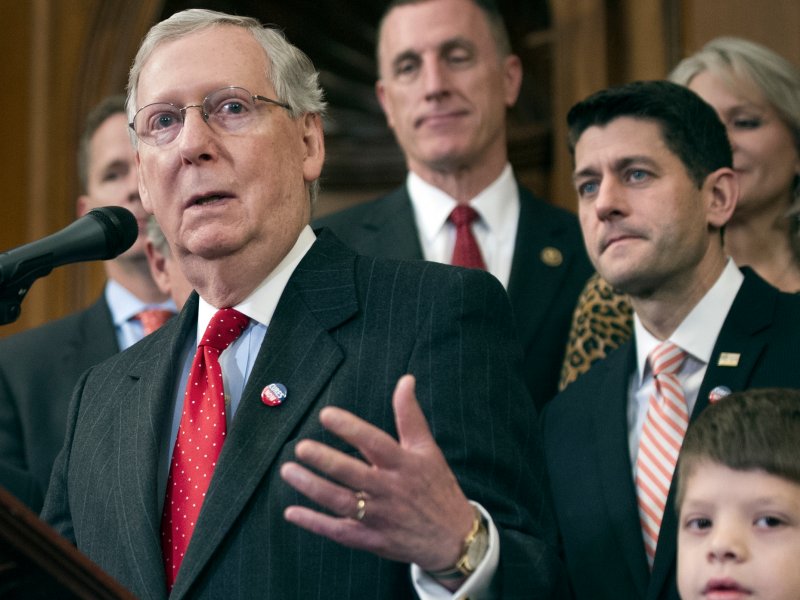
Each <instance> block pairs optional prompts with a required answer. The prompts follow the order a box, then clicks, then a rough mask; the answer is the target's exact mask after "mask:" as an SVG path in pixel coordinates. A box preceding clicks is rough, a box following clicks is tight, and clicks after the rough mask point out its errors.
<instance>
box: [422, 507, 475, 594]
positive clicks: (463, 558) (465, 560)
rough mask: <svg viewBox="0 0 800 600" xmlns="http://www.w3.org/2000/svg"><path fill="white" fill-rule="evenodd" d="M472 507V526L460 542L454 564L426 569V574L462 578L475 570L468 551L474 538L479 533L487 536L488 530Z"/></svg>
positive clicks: (435, 576) (440, 577)
mask: <svg viewBox="0 0 800 600" xmlns="http://www.w3.org/2000/svg"><path fill="white" fill-rule="evenodd" d="M472 509H473V511H474V512H475V514H474V517H473V519H472V528H471V529H470V530H469V533H468V534H467V536H466V537H465V538H464V541H463V542H462V543H461V555H460V556H459V557H458V559H457V560H456V564H455V565H453V566H452V567H448V568H446V569H441V570H439V571H427V573H428V575H430V576H431V577H433V578H434V579H441V580H447V579H463V578H464V577H468V576H469V575H472V573H473V572H474V571H475V568H476V567H477V564H471V563H470V561H469V551H470V548H471V546H472V544H473V543H475V540H476V539H478V537H479V536H481V535H483V536H487V535H488V532H487V530H486V523H485V522H484V519H483V515H482V514H481V512H480V511H479V510H478V509H477V508H476V507H474V506H473V507H472Z"/></svg>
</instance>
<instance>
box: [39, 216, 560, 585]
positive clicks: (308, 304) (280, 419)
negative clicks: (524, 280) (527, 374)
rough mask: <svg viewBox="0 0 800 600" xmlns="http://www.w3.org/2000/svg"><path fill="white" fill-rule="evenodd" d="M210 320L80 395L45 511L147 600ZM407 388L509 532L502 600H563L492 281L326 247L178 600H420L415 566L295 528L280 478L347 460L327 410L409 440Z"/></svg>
mask: <svg viewBox="0 0 800 600" xmlns="http://www.w3.org/2000/svg"><path fill="white" fill-rule="evenodd" d="M196 313H197V298H196V296H194V295H193V296H192V298H190V300H189V302H188V303H187V305H186V307H185V308H184V310H183V311H182V313H181V315H180V316H179V317H178V318H177V319H174V320H173V322H171V323H169V324H167V325H166V326H164V327H163V328H162V329H161V330H159V331H158V332H156V333H155V334H153V335H151V336H148V337H147V338H146V339H145V340H143V341H142V342H140V343H139V344H137V345H135V346H134V347H132V348H130V349H129V350H127V351H126V352H123V353H122V354H119V355H117V356H116V357H113V358H111V359H110V360H108V361H106V362H105V363H103V364H101V365H99V366H98V367H96V368H94V369H92V370H91V371H89V372H88V373H87V374H86V375H85V376H84V377H83V378H82V380H81V381H80V383H79V385H78V387H77V388H76V392H75V395H74V398H73V404H72V406H71V411H70V416H69V424H68V433H67V441H66V445H65V447H64V450H63V452H62V453H61V454H60V455H59V458H58V460H57V462H56V466H55V468H54V472H53V478H52V480H51V485H50V490H49V492H48V496H47V499H46V502H45V510H44V513H43V517H44V518H46V519H47V520H48V521H50V522H51V523H52V524H54V525H55V526H56V528H57V529H58V530H59V531H60V532H61V533H62V534H64V535H65V536H67V537H68V538H69V539H71V540H73V541H74V542H75V543H76V544H77V546H78V548H79V549H81V550H82V551H83V552H85V553H86V554H87V555H88V556H89V557H90V558H91V559H93V560H94V561H96V562H97V563H98V564H99V565H100V566H101V567H102V568H103V569H105V570H106V571H108V572H109V573H110V574H111V575H112V576H114V577H115V578H117V579H118V580H119V581H120V582H121V583H122V584H123V585H125V586H127V587H128V588H129V589H130V590H131V591H132V592H133V593H134V594H136V595H137V596H139V597H140V598H143V599H155V598H164V597H165V584H164V576H163V566H162V562H161V550H160V542H159V522H160V514H159V498H157V495H156V473H157V468H158V465H159V463H163V462H164V461H167V457H166V456H163V455H160V454H159V452H163V450H161V448H162V446H163V443H162V442H163V440H164V438H165V436H168V435H169V434H168V430H169V420H170V415H171V414H172V413H171V411H172V406H171V405H172V401H171V398H173V397H174V395H175V389H174V388H175V385H176V378H177V377H178V372H179V370H180V365H179V364H177V362H178V360H177V358H176V357H178V356H179V354H180V349H181V348H182V347H183V346H184V344H185V342H186V340H187V336H193V335H194V334H195V327H196ZM406 372H410V373H413V374H414V375H416V377H417V393H418V396H419V399H420V402H421V404H422V407H423V409H424V411H425V413H426V415H427V417H428V419H429V422H430V425H431V428H432V431H433V433H434V435H435V437H436V440H437V442H438V443H439V445H440V446H441V448H442V450H443V452H444V454H445V456H446V457H447V460H448V462H449V464H450V465H451V467H452V468H453V470H454V471H455V473H456V475H457V477H458V478H459V481H460V483H461V485H462V487H463V489H464V491H465V493H466V494H467V496H468V497H470V498H473V499H475V500H477V501H478V502H481V503H482V504H483V505H484V506H485V507H486V508H487V509H488V510H489V511H490V513H491V514H492V516H493V518H494V519H495V522H496V523H497V525H498V528H499V530H500V535H501V548H502V554H501V556H502V558H501V564H500V568H499V573H498V577H499V578H500V582H501V584H502V586H503V588H502V590H503V597H504V598H516V597H550V595H551V590H552V589H554V586H556V585H558V584H559V580H558V576H557V569H558V565H557V558H555V553H554V551H553V547H552V545H551V544H552V542H553V535H554V532H553V529H552V517H551V511H550V509H549V505H548V504H547V501H546V499H545V498H546V490H545V489H544V488H543V486H544V479H543V464H542V457H541V449H540V442H539V439H538V437H537V435H536V432H537V426H536V422H535V420H534V418H535V417H534V414H535V413H534V411H532V410H531V406H530V403H531V401H530V399H529V397H528V396H527V394H526V391H525V387H524V384H523V382H522V379H521V377H520V374H519V373H520V361H519V351H518V349H517V346H516V344H515V342H514V340H513V331H512V327H511V320H510V318H509V307H508V302H507V299H506V297H505V294H504V293H503V290H502V288H501V287H500V285H499V284H498V283H497V281H496V280H495V279H494V278H492V277H489V276H487V275H486V274H484V273H481V272H476V271H466V270H461V269H456V268H451V267H446V266H443V265H435V264H431V263H424V262H421V261H420V262H400V261H387V260H381V259H368V258H365V257H360V256H356V255H355V254H353V253H352V251H351V250H349V249H347V248H346V247H345V246H343V245H342V244H341V243H339V242H338V240H336V238H334V237H333V236H332V235H331V234H328V233H326V232H323V233H322V234H321V235H320V236H319V238H318V239H317V241H316V242H315V244H314V245H313V246H312V248H311V250H310V251H309V252H308V254H307V255H306V256H305V257H304V259H303V260H302V261H301V263H300V265H299V266H298V268H297V269H296V271H295V273H294V274H293V275H292V277H291V279H290V281H289V283H288V285H287V287H286V289H285V291H284V293H283V296H282V297H281V299H280V301H279V303H278V307H277V309H276V311H275V314H274V317H273V319H272V322H271V323H270V324H269V330H268V333H267V336H266V338H265V341H264V344H263V346H262V348H261V351H260V353H259V355H258V357H257V359H256V362H255V365H254V369H253V373H252V374H251V376H250V379H249V380H248V382H247V383H246V386H245V390H244V395H243V398H242V402H241V404H240V406H239V409H238V411H237V413H236V416H235V418H234V420H233V423H232V424H231V427H230V430H229V432H228V436H227V439H226V442H225V445H224V447H223V449H222V454H221V456H220V459H219V462H218V464H217V468H216V471H215V473H214V477H213V480H212V481H211V485H210V488H209V491H208V495H207V496H206V500H205V504H204V506H203V509H202V513H201V515H200V517H199V519H198V523H197V527H196V530H195V533H194V536H193V538H192V541H191V544H190V545H189V548H188V551H187V554H186V557H185V559H184V561H183V564H182V566H181V571H180V572H179V573H178V576H177V580H176V582H175V587H174V588H173V592H172V596H171V597H173V598H215V599H216V598H226V599H227V600H233V599H237V598H242V599H249V598H255V597H259V598H303V599H314V598H331V599H333V598H336V599H340V598H357V599H364V598H376V599H378V598H379V599H386V598H408V597H411V596H412V591H411V586H410V581H409V579H410V578H409V569H408V566H407V565H402V564H399V563H395V562H391V561H387V560H383V559H380V558H377V557H375V556H373V555H370V554H367V553H364V552H359V551H355V550H350V549H348V548H345V547H342V546H339V545H337V544H335V543H333V542H330V541H328V540H326V539H324V538H322V537H318V536H315V535H313V534H310V533H307V532H305V531H303V530H301V529H299V528H296V527H294V526H293V525H290V524H288V523H286V522H285V521H284V520H283V518H282V511H283V510H284V509H285V508H286V506H287V505H289V504H293V503H300V504H304V503H307V501H306V500H304V499H303V498H301V497H300V496H299V495H298V494H297V493H296V492H294V491H293V490H292V489H291V488H290V487H289V486H288V485H286V484H285V483H284V482H283V481H282V480H281V479H280V477H279V474H278V469H279V466H280V465H281V464H282V463H283V462H284V461H286V460H288V459H290V458H291V457H292V456H293V450H294V446H295V443H296V442H297V441H298V440H300V439H301V438H314V439H318V440H322V441H323V442H325V443H328V444H331V445H333V446H336V447H339V448H343V449H346V447H345V445H344V444H343V443H342V442H340V441H338V440H335V439H333V438H332V436H330V435H329V434H327V433H325V432H324V431H323V430H322V429H321V427H320V425H319V422H318V413H319V411H320V409H321V408H322V407H324V406H326V405H330V404H335V405H338V406H341V407H344V408H346V409H348V410H351V411H353V412H355V413H356V414H358V415H360V416H362V417H364V418H365V419H367V420H368V421H371V422H373V423H375V424H376V425H378V426H379V427H381V428H382V429H384V430H387V431H389V432H390V433H392V434H395V429H394V424H393V415H392V410H391V405H390V397H391V393H392V390H393V387H394V384H395V382H396V381H397V379H398V378H399V377H400V376H401V375H402V374H404V373H406ZM271 382H280V383H283V384H284V385H285V386H286V388H287V391H288V396H287V398H286V400H285V401H284V403H283V404H282V405H281V406H280V407H268V406H265V405H264V404H263V403H261V401H260V399H259V397H260V392H261V389H262V388H263V387H264V386H265V385H266V384H269V383H271ZM349 451H350V452H353V450H349ZM431 543H436V541H435V540H431Z"/></svg>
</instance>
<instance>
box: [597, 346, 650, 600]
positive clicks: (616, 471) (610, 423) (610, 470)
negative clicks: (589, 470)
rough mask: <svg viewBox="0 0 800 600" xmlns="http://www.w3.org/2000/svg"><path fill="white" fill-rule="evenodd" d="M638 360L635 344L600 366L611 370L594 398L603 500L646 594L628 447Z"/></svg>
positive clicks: (635, 578) (638, 586)
mask: <svg viewBox="0 0 800 600" xmlns="http://www.w3.org/2000/svg"><path fill="white" fill-rule="evenodd" d="M635 362H636V351H635V346H634V344H633V343H632V342H629V343H627V344H625V345H624V346H622V347H621V348H620V349H619V350H617V351H616V352H614V353H613V354H611V355H610V356H609V357H608V358H607V359H606V360H605V361H602V362H601V363H600V364H599V365H598V368H603V369H605V371H606V377H605V378H604V381H603V384H602V386H601V387H600V389H601V392H600V393H601V397H600V398H599V401H597V400H598V398H595V399H594V400H595V401H594V402H593V409H594V414H595V417H594V421H593V422H594V424H595V426H596V430H595V432H594V435H595V439H596V440H597V457H596V459H597V461H598V464H599V472H600V480H601V481H602V482H603V488H602V489H603V497H602V500H603V501H604V502H605V505H606V510H607V512H608V515H609V527H610V530H611V531H613V532H614V535H615V536H616V537H617V544H618V546H619V548H620V551H621V554H622V555H624V556H625V562H626V563H627V565H628V569H629V571H630V573H631V579H632V580H633V582H634V584H635V586H636V589H637V591H638V592H639V594H640V596H643V595H644V593H645V590H646V589H647V575H648V573H647V571H648V567H647V561H646V559H645V550H644V542H643V540H642V530H641V527H640V525H639V519H638V514H639V509H638V505H637V502H636V489H635V487H634V484H633V467H632V465H631V456H630V450H629V448H628V416H627V415H628V391H629V384H630V376H631V373H632V372H633V369H634V368H635Z"/></svg>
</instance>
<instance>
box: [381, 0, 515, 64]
mask: <svg viewBox="0 0 800 600" xmlns="http://www.w3.org/2000/svg"><path fill="white" fill-rule="evenodd" d="M430 1H431V0H393V1H392V2H390V3H389V4H388V5H387V6H386V9H385V10H384V11H383V15H381V20H380V22H379V23H378V40H377V43H376V44H375V57H376V60H377V62H378V65H379V68H380V39H381V35H382V33H383V25H384V23H385V22H386V17H387V16H388V15H389V13H390V12H392V11H393V10H394V9H395V8H397V7H399V6H407V5H409V4H422V3H423V2H430ZM470 1H471V2H472V3H473V4H475V6H477V7H478V8H480V9H481V11H482V12H483V14H484V15H485V16H486V21H487V22H488V23H489V31H491V34H492V39H493V40H494V44H495V48H496V49H497V55H498V56H499V57H500V58H503V57H506V56H508V55H509V54H511V42H510V41H509V37H508V30H507V29H506V24H505V22H504V21H503V15H502V14H500V9H498V8H497V4H495V2H494V0H470Z"/></svg>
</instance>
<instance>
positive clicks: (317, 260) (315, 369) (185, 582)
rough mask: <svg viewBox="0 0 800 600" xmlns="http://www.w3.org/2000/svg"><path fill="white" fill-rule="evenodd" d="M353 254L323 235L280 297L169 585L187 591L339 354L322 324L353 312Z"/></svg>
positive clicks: (179, 592) (177, 594)
mask: <svg viewBox="0 0 800 600" xmlns="http://www.w3.org/2000/svg"><path fill="white" fill-rule="evenodd" d="M354 260H355V255H354V254H353V253H352V252H351V251H349V250H347V249H346V248H344V247H343V246H341V245H340V244H338V242H336V243H334V242H331V236H329V235H327V234H324V233H323V234H322V235H321V236H320V237H319V239H318V240H317V242H316V243H315V244H314V246H313V247H312V248H311V250H310V251H309V252H308V254H307V255H306V257H305V258H304V259H303V260H302V261H301V263H300V265H298V267H297V269H296V271H295V272H294V274H293V275H292V277H291V279H290V280H289V283H288V285H287V286H286V289H285V290H284V293H283V295H282V296H281V299H280V302H279V303H278V307H277V309H276V311H275V315H274V316H273V318H272V321H271V322H270V324H269V327H268V331H267V336H266V338H265V340H264V343H263V344H262V347H261V350H260V351H259V355H258V357H257V358H256V362H255V365H254V367H253V372H252V373H251V375H250V378H249V380H248V382H247V384H246V386H245V390H244V393H243V396H242V402H241V404H240V406H239V409H238V411H237V413H236V416H235V418H234V421H233V424H232V425H231V431H230V434H229V435H228V438H227V439H226V441H225V445H224V446H223V449H222V453H221V455H220V459H219V463H218V465H217V468H216V471H215V472H214V477H213V479H212V481H211V485H210V487H209V491H208V495H207V496H206V500H205V503H204V506H203V509H202V512H201V514H200V517H199V519H198V524H197V528H196V529H195V533H194V536H193V538H192V542H191V544H190V545H189V548H188V550H187V553H186V557H185V558H184V561H183V564H182V566H181V571H180V573H179V574H178V578H177V580H176V582H175V587H174V588H173V597H175V598H179V597H181V596H182V595H183V594H184V593H186V592H187V591H188V589H189V587H190V585H191V583H192V581H194V579H195V578H197V577H198V576H199V575H200V573H201V571H202V569H203V568H204V566H205V565H206V563H207V562H208V561H209V560H210V558H211V556H212V555H213V553H214V551H215V550H216V548H217V547H218V546H219V545H220V544H221V543H222V541H223V539H224V537H225V535H226V534H227V533H228V532H229V531H230V530H231V529H232V527H233V524H234V521H235V520H236V519H237V517H238V516H239V515H240V514H241V512H242V511H243V510H244V508H245V505H246V504H247V502H248V501H249V500H250V498H251V497H252V495H253V494H254V492H255V491H256V489H257V487H258V486H259V484H260V483H261V481H262V480H263V478H264V476H265V474H266V473H267V472H268V471H269V470H270V469H271V468H273V467H274V466H275V464H274V463H275V459H276V457H277V456H278V454H279V452H280V451H281V450H282V449H283V447H284V445H285V444H286V442H287V440H288V439H289V437H290V436H291V435H292V433H293V432H294V431H295V429H296V428H297V426H298V424H299V423H300V422H301V421H302V420H303V419H306V418H307V413H308V412H309V410H312V407H314V408H316V409H318V408H319V407H318V406H316V405H315V402H316V401H317V399H318V397H319V395H320V393H321V390H322V389H323V387H324V386H325V385H326V384H327V382H328V381H329V380H330V378H331V376H332V375H333V373H334V371H335V370H336V367H337V366H338V365H339V363H340V362H341V361H342V360H343V358H344V354H343V352H342V350H341V348H340V346H339V345H338V344H337V343H336V341H335V340H334V338H333V336H332V335H331V334H330V333H329V330H330V329H332V328H334V327H336V326H338V325H339V324H341V323H342V322H343V321H345V320H347V319H348V318H350V317H351V316H352V315H353V314H354V313H355V312H356V311H357V310H358V303H357V299H356V295H355V280H354V271H353V264H354ZM270 383H282V384H283V385H285V386H286V390H287V396H286V399H285V401H284V402H283V404H281V405H280V406H278V407H268V406H265V405H264V404H263V403H262V402H261V390H262V389H263V388H264V387H265V386H266V385H268V384H270Z"/></svg>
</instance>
